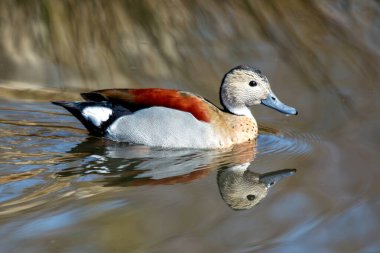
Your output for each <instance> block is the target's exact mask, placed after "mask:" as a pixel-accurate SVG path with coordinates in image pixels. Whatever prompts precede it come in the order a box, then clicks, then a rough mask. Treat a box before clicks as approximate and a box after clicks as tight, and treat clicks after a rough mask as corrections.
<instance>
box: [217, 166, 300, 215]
mask: <svg viewBox="0 0 380 253" xmlns="http://www.w3.org/2000/svg"><path fill="white" fill-rule="evenodd" d="M249 165H250V164H249V163H246V164H241V165H237V166H233V167H231V168H228V169H224V170H220V171H219V172H218V186H219V192H220V194H221V196H222V198H223V199H224V201H225V202H226V203H227V204H228V205H229V206H230V207H231V208H232V209H235V210H241V209H248V208H252V207H253V206H255V205H257V204H258V203H259V202H260V201H261V200H262V199H263V198H265V197H266V196H267V193H268V190H269V188H270V187H272V186H273V185H274V184H276V183H277V182H279V181H280V180H281V179H283V178H285V177H288V176H291V175H293V174H294V173H295V172H296V170H295V169H284V170H278V171H272V172H269V173H264V174H258V173H255V172H252V171H250V170H248V166H249Z"/></svg>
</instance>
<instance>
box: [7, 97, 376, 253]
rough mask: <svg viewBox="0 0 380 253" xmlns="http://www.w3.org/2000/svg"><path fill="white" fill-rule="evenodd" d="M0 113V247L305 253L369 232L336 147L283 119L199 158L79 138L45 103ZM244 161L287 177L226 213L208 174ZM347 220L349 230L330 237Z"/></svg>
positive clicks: (372, 228) (366, 204) (369, 206)
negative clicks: (250, 139) (254, 201)
mask: <svg viewBox="0 0 380 253" xmlns="http://www.w3.org/2000/svg"><path fill="white" fill-rule="evenodd" d="M0 115H1V117H0V120H1V122H0V141H1V145H0V152H1V158H0V164H1V177H0V181H1V185H0V189H1V191H0V200H1V204H0V215H1V216H0V217H1V218H0V222H1V228H0V236H1V237H0V238H1V239H0V241H1V245H2V251H3V252H41V251H44V252H69V251H70V252H88V251H91V252H105V251H108V252H109V251H118V250H120V251H122V250H127V251H134V250H137V251H139V252H141V251H142V252H178V251H182V252H199V251H202V252H229V251H236V250H237V249H238V250H237V252H252V251H255V250H257V251H260V252H262V251H265V252H272V251H273V252H274V251H276V252H278V251H279V249H281V250H283V251H284V252H304V250H306V249H307V251H308V252H310V247H311V245H319V246H320V245H321V244H323V245H328V244H326V243H327V242H330V241H331V240H330V238H331V237H330V236H331V234H330V233H329V232H327V231H326V230H327V229H328V230H331V231H332V232H331V233H338V234H340V236H338V237H337V238H336V239H334V240H348V239H350V240H355V239H356V238H358V240H359V239H360V241H363V238H369V239H368V240H371V241H375V240H374V238H377V237H378V231H379V219H378V212H376V211H375V210H376V209H377V210H378V209H379V204H380V203H379V201H378V200H377V201H375V202H370V201H369V199H365V198H363V199H361V198H360V197H359V196H360V195H356V196H350V195H349V194H348V195H346V194H345V191H346V189H344V188H342V185H343V186H344V187H349V188H350V187H352V186H350V180H352V179H350V178H346V177H345V176H344V175H341V174H340V173H342V170H340V171H339V170H337V171H333V168H334V167H335V169H336V164H337V163H339V159H340V158H339V157H340V151H339V148H338V147H337V146H336V144H334V143H332V142H331V141H327V140H324V139H323V138H321V137H320V136H318V135H314V134H310V133H308V134H306V133H302V132H301V131H300V130H299V129H298V130H297V129H294V127H293V128H291V127H289V126H288V123H286V122H289V121H288V120H287V121H279V120H269V119H268V120H265V119H262V120H260V122H261V123H262V127H261V135H260V137H259V138H258V142H257V145H256V146H252V145H248V146H247V145H243V146H239V147H236V148H234V149H233V150H228V151H200V150H167V149H166V150H162V149H158V148H147V147H144V146H138V145H128V144H120V143H115V142H111V141H106V140H103V139H101V138H94V137H88V136H87V133H86V131H85V130H83V128H82V127H81V126H80V124H79V123H78V122H77V121H76V120H75V119H74V118H73V117H72V116H70V115H68V114H67V113H66V112H65V111H63V110H61V109H60V108H58V107H55V106H53V105H50V104H48V103H19V102H17V103H16V102H7V101H2V103H1V107H0ZM297 131H298V132H297ZM245 164H246V165H247V166H248V165H249V168H248V169H249V170H250V171H253V172H256V173H266V172H270V171H277V170H281V169H285V168H295V169H297V173H296V174H294V175H293V176H291V177H287V178H285V179H283V180H281V181H280V182H278V183H277V184H276V185H274V186H273V187H271V188H270V190H269V194H268V196H267V197H266V198H265V199H262V201H261V202H260V204H259V205H255V206H254V207H253V208H251V209H247V210H245V211H235V210H234V209H233V206H230V204H228V203H227V202H226V201H225V200H224V198H222V195H221V194H222V193H221V192H219V191H220V180H219V179H220V178H222V177H221V176H220V174H221V173H223V171H228V170H229V169H230V168H233V167H236V166H242V165H243V166H245ZM218 173H219V176H218ZM353 180H354V181H355V179H353ZM369 183H370V182H369ZM359 188H360V192H363V193H364V192H366V191H369V190H370V189H369V188H370V187H359ZM351 190H352V189H351ZM347 191H349V189H347ZM336 194H337V195H339V196H338V197H337V195H336ZM359 194H360V193H359ZM363 216H365V217H366V219H365V220H364V219H362V218H361V217H363ZM347 222H348V224H351V225H352V228H353V229H352V230H351V231H345V232H344V233H342V230H341V229H342V227H345V226H346V223H347ZM331 243H334V242H331ZM365 246H366V247H367V246H368V248H369V251H368V252H376V250H377V249H378V248H377V247H378V245H377V244H374V245H371V244H369V245H365ZM358 247H364V245H359V246H358ZM373 247H374V249H375V250H373V251H371V248H373ZM281 250H280V251H281ZM323 251H326V252H328V247H327V246H326V247H325V248H324V250H323ZM315 252H320V250H319V249H315Z"/></svg>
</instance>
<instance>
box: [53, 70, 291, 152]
mask: <svg viewBox="0 0 380 253" xmlns="http://www.w3.org/2000/svg"><path fill="white" fill-rule="evenodd" d="M81 96H82V97H83V99H84V100H85V101H75V102H67V101H53V102H52V103H53V104H55V105H59V106H62V107H63V108H65V109H66V110H67V111H68V112H70V113H71V114H72V115H73V116H75V117H76V118H77V119H78V120H79V121H80V122H81V123H82V124H83V125H84V127H85V128H86V129H87V130H88V132H89V134H90V135H93V136H99V137H104V138H107V139H110V140H112V141H117V142H128V143H132V144H141V145H146V146H150V147H161V148H191V149H225V148H228V147H231V146H233V145H235V144H240V143H244V142H255V141H256V139H257V136H258V125H257V122H256V120H255V118H254V117H253V115H252V113H251V110H250V107H252V106H254V105H258V104H262V105H265V106H267V107H270V108H272V109H274V110H277V111H279V112H281V113H284V114H287V115H297V114H298V112H297V110H296V109H295V108H293V107H290V106H288V105H286V104H284V103H282V102H281V101H280V100H279V99H278V98H277V96H276V95H275V94H274V93H273V91H272V89H271V87H270V84H269V81H268V78H267V77H266V76H265V75H264V74H262V72H261V71H260V70H259V69H257V68H255V67H253V66H249V65H240V66H237V67H234V68H232V69H231V70H229V71H228V72H227V73H226V74H225V75H224V77H223V79H222V82H221V86H220V90H219V97H220V103H221V105H222V108H219V107H217V106H216V105H214V104H213V103H211V102H210V101H208V100H207V99H205V98H203V97H201V96H199V95H196V94H193V93H191V92H187V91H181V90H172V89H161V88H143V89H102V90H95V91H91V92H85V93H81Z"/></svg>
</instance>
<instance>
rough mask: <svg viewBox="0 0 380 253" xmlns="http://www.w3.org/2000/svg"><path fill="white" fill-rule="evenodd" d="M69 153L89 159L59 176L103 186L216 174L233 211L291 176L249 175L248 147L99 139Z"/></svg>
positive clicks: (278, 173)
mask: <svg viewBox="0 0 380 253" xmlns="http://www.w3.org/2000/svg"><path fill="white" fill-rule="evenodd" d="M94 151H96V153H95V155H94ZM72 152H73V153H76V154H85V153H91V152H92V154H91V155H88V156H87V157H85V158H84V159H83V160H82V164H81V165H80V166H79V168H78V167H74V168H71V169H66V170H63V171H61V172H59V173H58V175H59V176H63V177H67V176H74V175H85V174H89V173H91V174H99V175H101V179H100V180H101V182H103V183H104V186H106V187H120V186H123V187H136V186H144V185H170V184H178V183H189V182H192V181H195V180H199V179H201V178H204V177H206V176H208V175H209V174H210V173H212V172H214V171H216V170H218V176H217V179H218V180H217V182H218V186H219V190H220V193H221V196H222V198H223V200H224V201H225V202H226V203H227V204H228V205H229V206H230V207H232V208H233V209H247V208H251V207H253V206H254V205H256V204H257V203H258V202H260V201H261V200H262V199H263V198H264V197H265V196H266V195H267V192H268V189H269V188H270V187H271V186H272V185H274V184H275V183H277V182H278V181H279V180H281V179H282V178H284V177H286V176H290V175H292V174H294V172H295V170H280V171H275V172H270V173H265V174H257V173H254V172H251V171H249V170H248V169H247V168H248V166H249V165H250V164H251V162H252V161H253V159H254V157H255V154H256V153H255V152H256V147H255V145H253V144H252V143H246V144H244V145H243V144H241V145H236V146H234V147H233V148H231V149H230V150H228V151H225V150H223V151H217V150H209V151H202V152H199V151H196V150H191V149H190V150H165V149H164V150H162V149H154V148H153V149H152V148H149V147H146V146H135V145H126V144H122V143H105V142H104V140H102V139H95V138H90V139H89V140H88V141H87V142H83V143H81V144H80V145H78V146H77V147H75V148H74V149H73V150H72Z"/></svg>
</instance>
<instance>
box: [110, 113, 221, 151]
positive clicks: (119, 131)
mask: <svg viewBox="0 0 380 253" xmlns="http://www.w3.org/2000/svg"><path fill="white" fill-rule="evenodd" d="M107 137H108V138H110V139H112V140H116V141H125V142H131V143H139V144H144V145H148V146H159V147H168V148H218V147H220V138H219V136H218V135H217V134H216V133H215V132H214V130H213V129H212V127H211V125H210V124H208V123H206V122H203V121H199V120H197V119H196V118H194V116H193V115H192V114H191V113H188V112H183V111H179V110H174V109H170V108H165V107H151V108H147V109H143V110H139V111H137V112H135V113H133V114H131V115H127V116H122V117H120V118H118V119H117V120H116V121H115V122H114V123H112V125H111V126H110V127H109V128H108V129H107Z"/></svg>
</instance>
